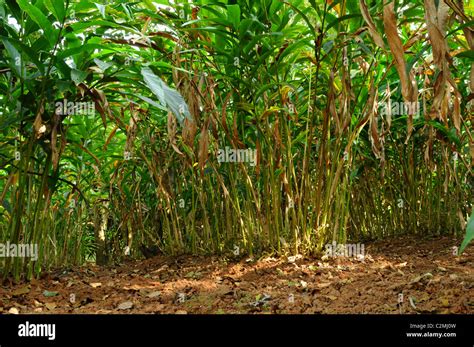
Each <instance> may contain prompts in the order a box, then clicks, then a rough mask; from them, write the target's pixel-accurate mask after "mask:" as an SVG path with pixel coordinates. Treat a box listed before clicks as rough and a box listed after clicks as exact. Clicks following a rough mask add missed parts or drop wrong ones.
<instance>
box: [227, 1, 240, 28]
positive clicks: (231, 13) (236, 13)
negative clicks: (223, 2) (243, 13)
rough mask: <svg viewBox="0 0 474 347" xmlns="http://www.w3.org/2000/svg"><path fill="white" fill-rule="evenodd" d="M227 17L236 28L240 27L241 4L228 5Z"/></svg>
mask: <svg viewBox="0 0 474 347" xmlns="http://www.w3.org/2000/svg"><path fill="white" fill-rule="evenodd" d="M227 19H228V20H229V21H230V22H232V24H233V26H234V28H235V29H238V28H239V25H240V6H239V5H237V4H235V5H227Z"/></svg>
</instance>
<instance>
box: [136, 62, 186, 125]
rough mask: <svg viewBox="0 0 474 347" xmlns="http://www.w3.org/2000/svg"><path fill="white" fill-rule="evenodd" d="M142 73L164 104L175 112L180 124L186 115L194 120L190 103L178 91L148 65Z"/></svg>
mask: <svg viewBox="0 0 474 347" xmlns="http://www.w3.org/2000/svg"><path fill="white" fill-rule="evenodd" d="M142 75H143V80H144V81H145V83H146V85H147V87H148V88H149V89H150V90H151V91H152V92H153V94H155V95H156V96H157V97H158V100H159V101H160V103H161V104H162V105H164V106H166V107H168V109H169V110H170V111H171V112H173V114H174V115H175V117H176V119H177V120H178V122H179V123H180V124H182V123H183V121H184V117H186V118H188V119H190V120H192V118H191V114H190V113H189V108H188V105H187V104H186V101H184V99H183V97H182V96H181V94H180V93H179V92H178V91H176V90H174V89H172V88H170V87H168V86H167V85H166V83H165V82H163V80H162V79H161V78H159V77H158V76H156V75H155V74H154V73H153V71H151V69H150V68H148V67H144V68H142Z"/></svg>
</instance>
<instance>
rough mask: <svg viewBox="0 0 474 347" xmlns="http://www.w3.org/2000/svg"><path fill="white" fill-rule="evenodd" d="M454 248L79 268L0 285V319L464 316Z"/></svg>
mask: <svg viewBox="0 0 474 347" xmlns="http://www.w3.org/2000/svg"><path fill="white" fill-rule="evenodd" d="M456 245H459V240H458V239H453V238H448V237H444V238H437V239H431V240H423V241H421V240H419V239H414V238H407V237H405V238H402V239H394V240H385V241H381V242H375V243H370V244H366V245H365V258H364V259H355V258H329V259H324V258H323V259H314V258H306V257H301V256H295V257H289V258H262V259H249V258H242V259H239V260H236V259H235V260H229V259H225V258H223V257H220V258H219V257H192V256H181V257H174V258H170V257H164V256H157V257H154V258H152V259H148V260H143V261H133V262H127V263H125V264H123V265H121V266H117V267H107V268H104V267H97V266H95V265H88V266H84V267H79V268H74V269H71V270H68V271H65V270H58V271H55V272H53V273H50V274H48V275H46V276H44V278H41V279H39V280H33V281H31V282H29V283H19V284H11V283H10V284H4V285H3V286H1V287H0V313H13V314H16V313H20V314H21V313H59V314H63V313H98V314H107V313H161V314H170V313H171V314H172V313H177V314H194V313H199V314H200V313H213V314H228V313H280V314H287V313H354V314H360V313H391V314H397V313H442V314H444V313H474V246H472V245H471V246H470V247H468V248H467V249H466V250H465V252H464V253H463V255H462V256H460V257H457V256H454V255H453V249H452V248H453V247H454V246H456ZM400 294H403V295H400ZM399 301H401V304H399Z"/></svg>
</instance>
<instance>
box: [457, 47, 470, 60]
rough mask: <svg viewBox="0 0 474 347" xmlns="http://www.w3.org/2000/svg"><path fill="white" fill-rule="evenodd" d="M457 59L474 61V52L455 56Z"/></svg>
mask: <svg viewBox="0 0 474 347" xmlns="http://www.w3.org/2000/svg"><path fill="white" fill-rule="evenodd" d="M455 57H456V58H469V59H471V60H474V50H472V49H471V50H469V51H464V52H461V53H458V54H456V55H455Z"/></svg>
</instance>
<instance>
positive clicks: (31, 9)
mask: <svg viewBox="0 0 474 347" xmlns="http://www.w3.org/2000/svg"><path fill="white" fill-rule="evenodd" d="M17 3H18V5H19V6H20V8H21V9H22V10H23V11H25V12H26V13H27V14H28V16H29V17H30V18H31V19H32V20H33V21H34V22H35V23H36V24H38V26H39V27H40V28H41V29H42V30H43V36H44V37H45V38H46V39H47V40H48V41H49V43H50V45H51V46H54V44H55V43H56V40H57V38H58V37H57V35H56V32H57V30H56V29H54V27H53V25H52V24H51V22H50V21H49V20H48V18H47V17H46V16H45V15H44V14H43V12H41V11H40V10H39V8H37V7H35V6H33V5H31V4H30V3H29V2H28V1H27V0H17Z"/></svg>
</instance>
